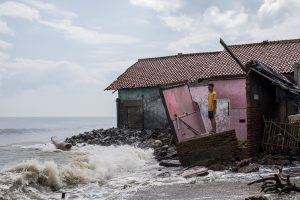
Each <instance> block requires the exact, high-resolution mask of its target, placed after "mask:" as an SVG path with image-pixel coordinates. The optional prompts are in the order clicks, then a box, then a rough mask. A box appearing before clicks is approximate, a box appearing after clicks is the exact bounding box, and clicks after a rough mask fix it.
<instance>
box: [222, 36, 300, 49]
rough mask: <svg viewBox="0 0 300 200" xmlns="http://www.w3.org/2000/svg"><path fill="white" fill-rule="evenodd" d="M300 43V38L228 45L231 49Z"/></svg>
mask: <svg viewBox="0 0 300 200" xmlns="http://www.w3.org/2000/svg"><path fill="white" fill-rule="evenodd" d="M296 42H300V38H296V39H286V40H263V41H262V42H251V43H243V44H233V45H228V46H229V47H238V46H254V45H262V44H264V45H268V44H277V43H296Z"/></svg>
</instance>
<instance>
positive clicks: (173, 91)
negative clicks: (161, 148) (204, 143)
mask: <svg viewBox="0 0 300 200" xmlns="http://www.w3.org/2000/svg"><path fill="white" fill-rule="evenodd" d="M162 98H163V100H164V103H165V107H166V111H167V114H168V115H169V119H170V121H171V125H172V126H173V128H174V130H175V132H176V136H177V139H178V142H182V141H185V140H188V139H191V138H198V137H200V135H201V134H203V133H206V130H205V126H204V123H203V119H202V117H201V114H200V110H199V107H198V106H197V104H195V103H194V102H193V100H192V96H191V93H190V90H189V88H188V86H187V85H183V86H178V87H172V88H164V89H162Z"/></svg>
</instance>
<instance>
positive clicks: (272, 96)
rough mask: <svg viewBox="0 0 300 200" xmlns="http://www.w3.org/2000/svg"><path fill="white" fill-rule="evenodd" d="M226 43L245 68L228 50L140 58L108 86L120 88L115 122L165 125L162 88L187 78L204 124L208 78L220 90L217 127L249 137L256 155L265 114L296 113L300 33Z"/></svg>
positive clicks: (206, 126) (273, 116) (120, 124)
mask: <svg viewBox="0 0 300 200" xmlns="http://www.w3.org/2000/svg"><path fill="white" fill-rule="evenodd" d="M229 48H230V50H231V51H232V52H233V53H234V55H235V56H236V57H237V58H238V59H239V60H240V62H241V64H242V65H243V66H246V68H247V69H246V70H243V69H242V68H241V66H239V64H238V63H237V62H236V61H235V60H234V59H233V58H232V56H231V55H230V53H228V51H226V50H223V51H217V52H202V53H192V54H181V53H179V54H177V55H174V56H165V57H156V58H144V59H139V60H138V61H137V62H136V63H134V64H133V65H132V66H131V67H129V68H128V69H127V70H126V71H125V72H124V73H123V74H122V75H120V76H119V77H118V78H117V79H116V80H115V81H114V82H113V83H111V84H110V85H109V86H108V87H107V88H106V90H117V91H118V98H117V100H116V103H117V124H118V127H125V128H136V129H164V128H167V127H169V126H170V119H169V118H168V113H167V111H166V109H165V107H166V106H165V105H164V102H163V99H162V95H161V88H163V87H167V86H170V85H176V84H186V85H188V88H189V92H190V94H191V98H192V100H193V101H195V102H197V103H198V104H199V107H200V112H201V113H200V114H201V116H202V119H203V126H204V129H205V130H208V129H209V128H210V123H209V120H208V117H207V84H208V82H212V83H214V85H215V90H216V92H217V94H218V100H217V101H218V110H217V115H216V121H217V124H218V131H219V132H221V131H226V130H231V129H234V130H235V134H236V137H237V139H238V140H241V141H247V144H248V154H249V155H255V154H256V153H257V152H258V151H259V148H261V145H262V141H263V133H264V131H265V130H264V128H265V127H264V119H274V120H277V121H284V120H285V119H286V118H287V116H288V115H291V114H296V113H298V88H297V85H298V84H299V81H300V80H299V74H300V73H299V72H300V66H299V64H298V63H300V39H294V40H280V41H263V42H261V43H251V44H239V45H231V46H229ZM249 61H252V62H249Z"/></svg>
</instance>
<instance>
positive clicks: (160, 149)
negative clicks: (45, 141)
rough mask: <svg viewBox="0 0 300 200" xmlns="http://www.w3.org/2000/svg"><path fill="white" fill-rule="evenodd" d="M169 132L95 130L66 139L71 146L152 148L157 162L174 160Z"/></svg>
mask: <svg viewBox="0 0 300 200" xmlns="http://www.w3.org/2000/svg"><path fill="white" fill-rule="evenodd" d="M172 140H173V138H172V134H171V131H170V130H133V129H120V128H109V129H97V130H92V131H89V132H84V133H81V134H78V135H74V136H72V137H70V138H66V140H65V142H66V143H71V144H72V145H73V146H74V145H76V144H80V143H86V144H95V145H102V146H110V145H126V144H127V145H133V146H136V147H139V148H144V149H145V148H153V149H154V155H155V158H156V159H157V160H158V161H162V160H176V159H177V151H176V148H175V145H174V144H173V141H172Z"/></svg>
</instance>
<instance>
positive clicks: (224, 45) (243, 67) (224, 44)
mask: <svg viewBox="0 0 300 200" xmlns="http://www.w3.org/2000/svg"><path fill="white" fill-rule="evenodd" d="M220 43H221V45H222V46H223V47H224V48H225V50H226V51H227V52H228V53H229V55H230V56H231V57H232V58H233V59H234V60H235V62H236V63H237V64H238V65H239V66H240V68H241V69H242V70H243V71H244V72H245V73H247V70H246V67H245V66H244V65H243V63H242V62H241V61H240V60H239V59H238V58H237V57H236V56H235V55H234V53H233V52H232V51H231V49H229V47H228V46H227V44H226V43H225V42H224V40H223V39H222V38H220Z"/></svg>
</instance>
